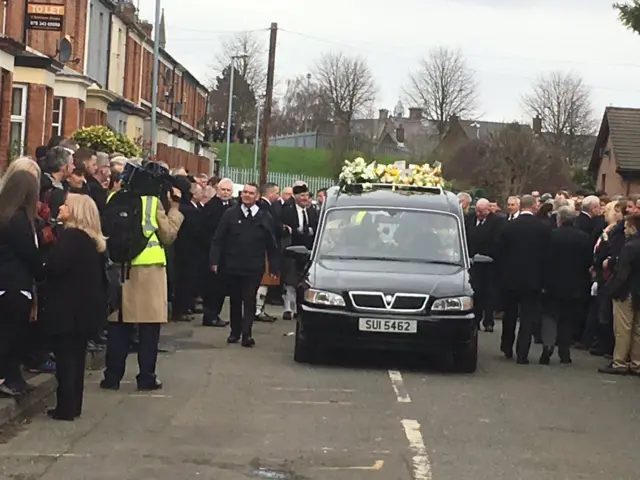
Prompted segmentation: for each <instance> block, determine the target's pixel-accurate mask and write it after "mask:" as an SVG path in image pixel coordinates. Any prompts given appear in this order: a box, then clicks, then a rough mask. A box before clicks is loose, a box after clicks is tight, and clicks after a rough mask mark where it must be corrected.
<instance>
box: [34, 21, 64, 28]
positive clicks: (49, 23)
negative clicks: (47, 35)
mask: <svg viewBox="0 0 640 480" xmlns="http://www.w3.org/2000/svg"><path fill="white" fill-rule="evenodd" d="M29 26H30V27H48V28H62V23H61V22H58V21H43V20H31V21H30V22H29Z"/></svg>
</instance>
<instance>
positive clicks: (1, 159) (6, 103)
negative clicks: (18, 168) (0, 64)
mask: <svg viewBox="0 0 640 480" xmlns="http://www.w3.org/2000/svg"><path fill="white" fill-rule="evenodd" d="M0 75H1V76H2V78H1V82H2V88H1V89H0V168H4V167H5V165H6V164H7V161H8V158H7V152H8V150H9V130H10V124H11V89H12V87H13V74H12V73H11V72H9V71H7V70H3V69H0Z"/></svg>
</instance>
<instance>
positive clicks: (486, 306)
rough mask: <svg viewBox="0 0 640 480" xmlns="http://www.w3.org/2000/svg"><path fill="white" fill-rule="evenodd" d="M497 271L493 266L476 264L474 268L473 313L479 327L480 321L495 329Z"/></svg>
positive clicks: (472, 271)
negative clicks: (495, 273) (495, 272)
mask: <svg viewBox="0 0 640 480" xmlns="http://www.w3.org/2000/svg"><path fill="white" fill-rule="evenodd" d="M494 271H495V269H494V268H493V265H491V264H476V265H474V266H473V267H472V270H471V278H472V285H473V290H474V292H475V293H474V295H473V313H474V314H475V317H476V321H477V322H478V325H479V324H480V321H482V324H483V325H484V326H485V327H493V325H494V320H493V312H494V310H495V307H494V305H495V297H496V294H495V290H496V289H495V282H494V280H495V276H494Z"/></svg>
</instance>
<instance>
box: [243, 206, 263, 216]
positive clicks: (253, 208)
mask: <svg viewBox="0 0 640 480" xmlns="http://www.w3.org/2000/svg"><path fill="white" fill-rule="evenodd" d="M240 209H241V210H242V213H243V214H244V216H245V217H248V216H249V212H251V216H252V217H255V216H256V215H257V214H258V212H259V211H260V207H258V205H256V204H255V203H254V204H253V205H251V208H247V206H246V205H245V204H244V203H243V204H242V206H241V207H240Z"/></svg>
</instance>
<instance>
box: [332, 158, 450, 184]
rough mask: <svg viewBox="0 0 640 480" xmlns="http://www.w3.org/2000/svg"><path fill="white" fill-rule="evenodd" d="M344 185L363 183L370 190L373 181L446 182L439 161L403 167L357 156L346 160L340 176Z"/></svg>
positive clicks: (398, 182)
mask: <svg viewBox="0 0 640 480" xmlns="http://www.w3.org/2000/svg"><path fill="white" fill-rule="evenodd" d="M338 179H339V181H340V185H341V186H342V187H344V186H346V185H353V184H362V188H363V189H365V190H368V189H370V188H371V184H372V183H387V184H392V185H399V186H400V185H413V186H417V187H441V188H444V186H445V182H444V179H443V178H442V166H441V165H440V164H439V163H436V164H434V165H433V166H430V165H429V164H424V165H409V167H408V168H406V169H401V168H400V167H398V165H394V164H391V165H384V164H376V162H371V163H369V164H367V162H366V161H365V160H364V159H363V158H356V159H355V160H353V161H352V162H350V161H348V160H345V162H344V166H343V167H342V172H341V173H340V176H339V177H338Z"/></svg>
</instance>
